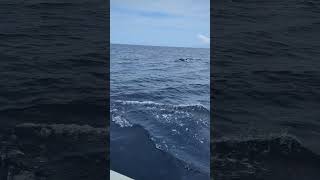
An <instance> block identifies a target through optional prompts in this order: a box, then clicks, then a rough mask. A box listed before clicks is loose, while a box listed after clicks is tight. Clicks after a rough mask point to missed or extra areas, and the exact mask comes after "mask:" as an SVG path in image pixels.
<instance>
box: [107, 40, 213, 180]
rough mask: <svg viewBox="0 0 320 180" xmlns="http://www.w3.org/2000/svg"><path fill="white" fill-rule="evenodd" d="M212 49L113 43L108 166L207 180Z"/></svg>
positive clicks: (142, 174)
mask: <svg viewBox="0 0 320 180" xmlns="http://www.w3.org/2000/svg"><path fill="white" fill-rule="evenodd" d="M209 64H210V49H201V48H177V47H157V46H140V45H119V44H111V48H110V89H111V91H110V111H111V116H112V117H111V118H112V119H111V122H110V162H111V163H110V167H111V169H112V170H114V171H117V172H119V173H122V174H124V175H126V176H129V177H131V178H134V179H139V180H143V179H154V180H157V179H159V180H160V179H168V180H169V179H176V180H178V179H197V180H206V179H210V111H209V109H210V66H209Z"/></svg>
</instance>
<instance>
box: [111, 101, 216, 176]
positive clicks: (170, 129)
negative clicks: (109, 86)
mask: <svg viewBox="0 0 320 180" xmlns="http://www.w3.org/2000/svg"><path fill="white" fill-rule="evenodd" d="M111 114H112V123H111V129H112V132H114V131H120V130H119V129H118V128H120V129H121V128H124V129H125V131H130V128H134V127H135V126H141V127H142V128H144V129H145V130H146V131H147V132H148V133H149V134H150V140H151V141H153V142H154V143H155V147H156V148H157V149H159V150H162V151H164V152H167V153H169V154H171V155H173V156H174V157H176V158H178V159H180V160H182V161H184V162H186V163H191V164H193V165H194V166H195V167H197V168H198V169H200V170H202V171H205V172H209V160H208V159H209V156H210V145H209V143H210V121H209V119H210V111H209V110H208V109H207V108H206V107H204V106H203V105H200V104H190V105H189V104H188V105H185V104H183V105H171V104H163V103H157V102H153V101H122V100H116V101H112V103H111ZM115 127H118V128H115ZM128 138H129V137H128Z"/></svg>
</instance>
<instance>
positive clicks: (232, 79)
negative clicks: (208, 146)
mask: <svg viewBox="0 0 320 180" xmlns="http://www.w3.org/2000/svg"><path fill="white" fill-rule="evenodd" d="M211 12H212V13H213V17H212V19H213V24H212V25H211V27H212V28H213V31H214V32H213V33H211V34H212V36H213V38H212V42H213V47H212V49H213V59H212V65H213V66H212V67H211V72H212V82H213V84H212V92H213V99H212V102H213V106H214V109H213V117H212V123H211V128H212V136H213V137H212V139H214V142H213V143H212V147H213V148H212V149H213V151H212V155H213V159H212V160H213V161H212V172H213V176H214V177H215V179H290V180H292V179H310V180H312V179H317V178H319V167H320V161H319V155H320V144H319V138H320V120H319V116H320V111H319V100H320V84H319V82H320V72H319V68H320V62H319V57H320V53H319V52H320V51H319V48H320V36H319V33H318V32H319V30H320V23H319V16H320V4H319V1H314V0H284V1H276V0H268V1H266V0H262V1H251V0H243V1H240V0H218V1H215V3H214V4H213V9H212V11H211Z"/></svg>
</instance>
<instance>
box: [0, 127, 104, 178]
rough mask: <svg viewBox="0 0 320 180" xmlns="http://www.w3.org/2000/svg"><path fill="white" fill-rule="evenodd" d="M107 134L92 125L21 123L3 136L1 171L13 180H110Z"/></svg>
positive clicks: (1, 142)
mask: <svg viewBox="0 0 320 180" xmlns="http://www.w3.org/2000/svg"><path fill="white" fill-rule="evenodd" d="M107 134H108V130H107V129H106V128H95V127H92V126H90V125H77V124H45V123H43V124H37V123H23V124H18V125H16V126H15V127H14V128H13V129H11V130H10V131H8V132H7V133H4V134H3V132H2V134H1V136H0V147H1V149H0V153H1V154H2V155H3V154H4V155H5V156H4V159H2V160H1V163H2V169H1V172H2V173H6V174H8V178H9V179H83V177H87V176H89V177H92V179H100V178H101V177H103V179H104V178H106V179H107V177H108V176H107V175H108V174H107V172H106V171H105V169H109V164H108V163H106V162H107V161H108V156H107V154H108V144H107V138H108V137H107ZM3 162H4V163H3ZM5 166H8V167H10V168H8V169H7V170H6V169H5ZM80 169H83V171H82V170H81V171H79V170H80ZM52 172H54V173H52ZM102 172H105V173H102ZM97 176H100V177H97ZM58 177H60V178H58Z"/></svg>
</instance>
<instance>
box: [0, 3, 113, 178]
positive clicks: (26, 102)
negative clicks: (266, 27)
mask: <svg viewBox="0 0 320 180" xmlns="http://www.w3.org/2000/svg"><path fill="white" fill-rule="evenodd" d="M108 10H109V8H108V4H107V2H106V1H101V0H66V1H62V0H30V1H29V0H28V1H24V0H17V1H9V0H1V1H0V16H1V18H0V24H1V25H0V124H1V126H0V154H1V157H2V159H1V162H0V164H1V167H0V179H1V180H2V179H7V177H10V176H11V177H10V178H12V179H46V180H49V179H61V180H62V179H101V178H102V179H107V178H108V173H107V170H106V169H108V164H107V163H106V162H107V159H108V157H106V154H107V140H108V136H107V134H108V133H107V131H106V129H105V127H106V125H107V122H108V118H107V117H108V116H107V114H108V113H107V111H106V110H105V109H106V106H107V104H108V99H107V95H106V92H107V90H108V89H107V87H108V78H109V77H108V54H107V53H108V50H107V47H108V46H109V43H108V35H107V34H108V26H109V25H108V15H107V12H108ZM6 156H7V157H8V159H6V160H4V159H3V157H6ZM5 161H7V162H5ZM5 164H6V165H5ZM9 167H10V168H9ZM8 169H10V171H11V172H8ZM8 174H11V175H8ZM12 176H14V177H12ZM4 177H5V178H4Z"/></svg>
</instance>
